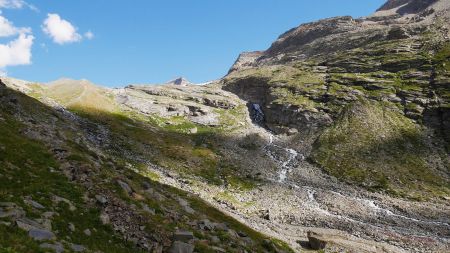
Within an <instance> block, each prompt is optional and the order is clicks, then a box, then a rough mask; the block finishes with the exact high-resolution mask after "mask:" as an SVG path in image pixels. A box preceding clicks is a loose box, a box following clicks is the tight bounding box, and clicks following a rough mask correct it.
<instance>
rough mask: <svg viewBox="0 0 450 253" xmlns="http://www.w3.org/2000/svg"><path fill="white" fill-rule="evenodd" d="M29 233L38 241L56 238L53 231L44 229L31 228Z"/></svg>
mask: <svg viewBox="0 0 450 253" xmlns="http://www.w3.org/2000/svg"><path fill="white" fill-rule="evenodd" d="M28 235H29V236H30V237H31V238H33V239H34V240H36V241H44V240H53V239H55V235H54V234H53V233H52V232H50V231H48V230H43V229H31V230H30V231H29V232H28Z"/></svg>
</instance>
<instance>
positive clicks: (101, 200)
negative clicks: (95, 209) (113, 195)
mask: <svg viewBox="0 0 450 253" xmlns="http://www.w3.org/2000/svg"><path fill="white" fill-rule="evenodd" d="M95 199H96V200H97V202H98V203H99V204H102V205H104V204H106V203H108V199H107V198H106V197H105V196H103V195H95Z"/></svg>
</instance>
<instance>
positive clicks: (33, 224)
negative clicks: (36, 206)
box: [16, 218, 43, 231]
mask: <svg viewBox="0 0 450 253" xmlns="http://www.w3.org/2000/svg"><path fill="white" fill-rule="evenodd" d="M16 224H17V227H19V228H20V229H23V230H25V231H30V230H32V229H43V226H42V225H41V224H40V223H38V222H37V221H34V220H31V219H28V218H20V219H18V220H16Z"/></svg>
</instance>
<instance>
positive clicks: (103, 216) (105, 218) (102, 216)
mask: <svg viewBox="0 0 450 253" xmlns="http://www.w3.org/2000/svg"><path fill="white" fill-rule="evenodd" d="M100 221H101V222H102V224H103V225H106V224H109V223H110V222H111V221H110V219H109V215H108V214H107V213H101V214H100Z"/></svg>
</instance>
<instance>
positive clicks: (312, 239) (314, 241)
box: [308, 231, 327, 250]
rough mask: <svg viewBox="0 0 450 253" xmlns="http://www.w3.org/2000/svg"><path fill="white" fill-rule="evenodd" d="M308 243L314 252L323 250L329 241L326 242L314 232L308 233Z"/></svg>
mask: <svg viewBox="0 0 450 253" xmlns="http://www.w3.org/2000/svg"><path fill="white" fill-rule="evenodd" d="M308 241H309V246H310V248H311V249H313V250H321V249H324V248H325V247H326V246H327V241H325V239H324V237H323V236H322V235H320V234H318V233H315V232H312V231H309V232H308Z"/></svg>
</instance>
